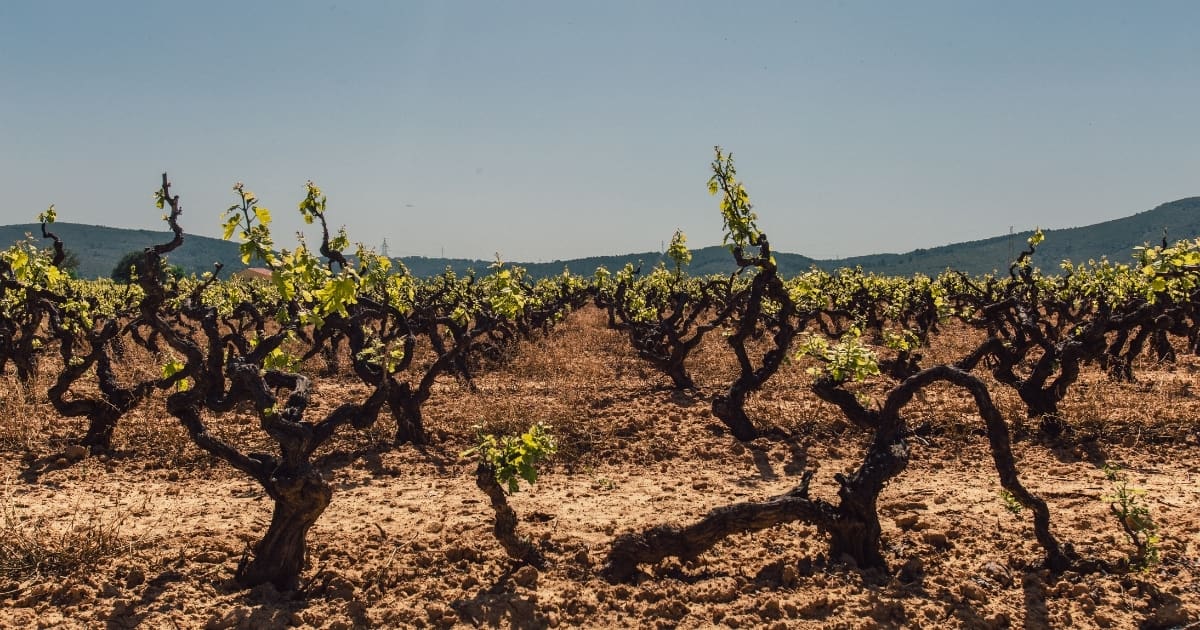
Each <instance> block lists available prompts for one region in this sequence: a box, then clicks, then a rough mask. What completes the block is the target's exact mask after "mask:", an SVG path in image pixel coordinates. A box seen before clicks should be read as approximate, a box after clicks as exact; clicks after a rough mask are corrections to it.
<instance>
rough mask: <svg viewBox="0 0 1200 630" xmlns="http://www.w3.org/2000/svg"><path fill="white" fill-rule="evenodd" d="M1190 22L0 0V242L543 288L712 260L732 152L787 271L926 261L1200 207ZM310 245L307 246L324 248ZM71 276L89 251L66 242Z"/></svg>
mask: <svg viewBox="0 0 1200 630" xmlns="http://www.w3.org/2000/svg"><path fill="white" fill-rule="evenodd" d="M1197 24H1200V3H1197V2H1191V1H1181V2H1146V3H1129V2H1109V1H1103V0H1088V1H1062V2H1041V1H1034V2H1021V1H1015V2H1003V3H997V2H970V1H966V0H962V1H960V0H952V1H945V2H932V1H917V0H914V1H908V2H882V1H880V2H849V1H847V2H795V1H787V2H751V1H747V2H708V1H706V0H689V1H678V2H667V1H661V2H660V1H651V0H634V1H625V0H605V1H604V2H588V3H584V2H559V1H556V2H531V1H516V0H515V1H511V2H494V1H488V2H482V1H481V2H466V1H463V2H452V1H444V2H435V1H431V2H416V1H411V2H401V1H362V2H345V1H341V0H339V1H336V2H334V1H331V0H327V1H324V2H308V1H305V0H289V1H286V2H284V1H280V2H266V1H259V2H251V1H239V2H225V1H205V2H182V1H173V0H156V1H150V0H146V1H143V2H128V1H122V0H111V1H109V2H93V1H90V0H89V1H77V2H67V1H55V0H36V1H27V0H6V1H5V2H2V3H0V80H2V82H0V187H2V189H3V191H4V192H3V197H2V201H0V224H12V223H26V222H31V221H33V220H34V218H35V217H36V216H37V214H38V213H39V212H41V211H42V210H44V209H45V208H46V206H48V205H49V204H52V203H53V204H55V205H56V208H57V210H58V213H59V220H60V221H70V222H77V223H92V224H103V225H111V226H116V227H127V228H145V229H161V228H162V227H163V225H164V224H163V223H162V222H161V219H160V217H161V212H160V211H159V210H157V209H156V208H155V207H154V205H153V199H152V193H153V191H154V190H155V188H156V187H157V186H158V184H159V181H160V178H161V173H163V172H164V171H165V172H168V173H169V174H170V178H171V181H172V183H173V185H174V192H175V193H177V194H179V195H180V196H181V199H182V202H183V206H184V217H183V220H182V223H183V225H184V228H185V230H186V231H187V232H189V233H194V234H201V235H205V236H220V216H221V213H222V212H223V211H224V210H225V209H226V208H227V207H228V206H229V205H230V204H232V203H234V202H235V201H236V200H235V198H234V196H233V192H232V189H231V188H232V186H233V184H234V182H237V181H241V182H244V183H245V185H246V187H247V188H249V189H251V190H253V191H254V192H255V193H256V194H257V195H258V197H259V199H260V200H261V204H262V205H264V206H266V207H268V208H270V209H271V212H272V215H273V216H274V217H275V219H274V223H273V225H272V228H273V233H274V234H275V240H276V243H277V244H279V245H283V246H287V245H289V243H294V242H295V238H294V236H292V235H293V234H294V233H295V232H296V231H297V230H300V229H303V228H304V225H303V223H302V221H301V220H300V217H299V215H298V213H297V212H296V206H297V204H298V203H299V202H300V200H301V199H302V198H303V196H304V184H305V181H307V180H310V179H311V180H313V181H314V182H316V183H317V184H318V185H319V186H320V187H321V188H322V189H323V190H324V192H325V193H326V194H327V195H328V198H329V205H328V208H329V210H328V217H329V220H330V223H331V224H332V225H333V226H335V227H336V226H341V225H344V226H345V227H346V229H347V231H348V232H349V235H350V238H351V240H352V241H360V242H363V243H365V244H367V245H369V246H372V247H375V248H376V249H378V248H379V247H380V245H381V244H382V243H383V241H384V239H386V240H387V244H388V253H390V254H391V255H393V256H396V255H425V256H442V255H444V256H450V257H464V258H479V259H491V258H494V257H495V255H496V254H497V253H498V254H500V255H501V256H502V257H503V258H504V259H505V260H511V261H524V262H537V261H550V260H556V259H567V258H575V257H582V256H594V255H609V254H619V253H628V252H642V251H656V250H659V249H660V248H661V247H662V244H663V243H664V242H665V241H669V240H670V237H671V234H672V232H673V231H674V230H675V229H676V228H680V229H682V230H684V232H685V233H686V234H687V236H688V241H689V245H691V246H693V247H701V246H705V245H713V244H719V243H720V242H721V238H722V225H721V218H720V213H719V210H718V208H717V200H716V199H714V198H712V197H710V196H709V195H708V193H707V191H706V187H705V182H706V180H707V178H708V176H709V164H710V162H711V160H712V151H713V146H714V145H721V146H722V147H723V148H725V149H727V150H729V151H732V152H733V155H734V158H735V160H736V164H737V168H738V172H739V175H740V176H741V178H742V179H743V180H744V181H745V183H746V186H747V190H748V191H749V193H750V198H751V201H752V202H753V203H754V206H755V210H756V212H757V213H758V215H759V226H760V228H762V229H763V231H765V232H766V233H767V234H768V236H769V237H770V240H771V243H772V246H773V247H774V249H775V250H776V251H786V252H793V253H800V254H805V255H809V256H813V257H817V258H835V257H845V256H853V255H863V254H872V253H881V252H905V251H909V250H912V249H915V248H918V247H932V246H937V245H942V244H946V243H951V242H958V241H963V240H972V239H978V238H986V237H990V236H996V235H1000V234H1005V233H1007V232H1008V230H1009V228H1010V226H1011V227H1014V228H1015V229H1016V230H1018V231H1019V230H1023V229H1032V228H1033V227H1035V226H1039V225H1040V226H1042V227H1048V228H1059V227H1072V226H1078V225H1086V224H1090V223H1096V222H1099V221H1104V220H1108V219H1114V218H1118V217H1122V216H1127V215H1130V214H1133V213H1135V212H1140V211H1144V210H1148V209H1151V208H1153V207H1155V206H1157V205H1158V204H1160V203H1165V202H1168V201H1172V200H1175V199H1179V198H1182V197H1188V196H1196V195H1200V37H1196V25H1197ZM308 233H309V237H310V242H313V243H314V244H315V241H313V240H312V239H314V238H316V237H315V232H313V231H312V230H311V228H310V229H309V230H308ZM68 247H69V244H68Z"/></svg>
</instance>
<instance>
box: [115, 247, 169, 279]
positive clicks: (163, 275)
mask: <svg viewBox="0 0 1200 630" xmlns="http://www.w3.org/2000/svg"><path fill="white" fill-rule="evenodd" d="M145 265H146V254H145V252H142V251H140V250H139V251H132V252H129V253H127V254H125V255H124V256H121V260H119V261H117V264H116V266H114V267H113V270H112V273H111V274H109V276H110V277H111V278H112V279H113V280H116V281H117V282H125V283H128V282H132V281H133V279H134V278H135V277H139V276H141V275H142V274H143V273H144V272H145V269H144V267H145ZM130 270H132V271H133V274H130ZM183 275H184V270H183V267H180V266H179V265H166V264H164V265H163V268H162V269H159V270H158V279H159V281H160V282H165V281H166V280H167V278H180V277H182V276H183Z"/></svg>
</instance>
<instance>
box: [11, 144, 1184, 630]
mask: <svg viewBox="0 0 1200 630" xmlns="http://www.w3.org/2000/svg"><path fill="white" fill-rule="evenodd" d="M710 175H711V178H710V179H709V181H708V186H709V192H711V193H712V194H713V195H714V196H715V197H716V199H717V200H718V203H719V211H720V217H721V220H722V223H723V225H724V229H725V242H726V245H727V246H728V247H729V251H730V255H731V257H732V259H733V260H734V261H735V262H736V264H737V267H738V271H737V272H735V273H733V274H731V275H727V276H692V275H689V274H688V273H687V266H688V262H689V260H690V253H689V251H688V248H687V242H686V236H685V235H684V234H683V233H682V232H676V233H675V235H674V237H673V238H672V239H671V242H670V247H669V248H668V250H667V254H668V257H669V258H670V259H671V260H672V261H673V263H674V264H673V265H670V266H658V267H656V268H653V269H642V268H638V267H636V266H634V265H628V266H626V267H624V268H622V269H611V270H609V269H603V268H601V269H598V270H596V271H595V273H594V274H592V275H589V276H586V277H585V276H578V275H573V274H570V273H568V272H564V273H563V274H562V275H560V276H556V277H553V278H550V279H543V280H537V281H534V280H532V279H531V278H530V277H528V276H527V275H526V274H525V272H524V270H523V269H521V268H520V267H516V266H513V265H509V264H505V263H504V262H503V261H500V260H497V261H496V263H495V264H494V265H492V266H491V267H490V268H489V269H486V270H478V272H477V273H471V274H466V275H456V274H454V273H452V272H449V271H447V272H446V273H443V274H441V275H439V276H436V277H433V278H429V279H421V278H417V277H415V276H414V275H412V274H411V273H409V272H408V271H407V270H406V269H404V268H403V267H402V266H400V265H397V264H395V263H394V262H393V261H391V260H390V259H388V258H385V257H382V256H380V255H377V254H376V253H375V252H373V251H371V250H369V249H367V248H365V247H363V246H361V245H358V246H352V244H351V243H352V240H351V237H350V236H349V235H347V234H345V233H344V231H334V230H331V229H330V222H331V221H332V220H333V217H334V216H336V210H335V209H332V208H331V207H330V206H332V204H331V202H329V201H328V200H327V199H326V197H325V196H324V194H323V193H322V191H321V190H320V188H319V187H318V186H317V185H315V184H313V183H311V182H309V183H308V184H307V185H306V188H305V193H306V194H305V196H304V198H303V200H302V201H301V202H300V203H299V207H298V210H299V212H300V213H301V215H302V216H303V218H304V220H305V221H306V222H307V223H309V224H312V225H313V226H314V227H315V228H316V229H318V230H319V232H320V243H319V244H318V245H316V246H315V247H310V246H309V245H308V244H307V243H305V242H303V241H301V242H300V244H299V245H298V246H297V247H296V248H294V249H290V250H289V249H279V248H277V247H276V245H275V242H274V240H273V238H272V233H271V229H270V225H271V219H272V217H271V214H272V213H271V211H269V210H267V208H265V207H264V206H262V205H260V202H259V200H258V199H257V198H256V196H255V195H254V193H253V192H251V191H250V190H248V189H247V187H245V186H243V185H242V184H240V183H239V184H237V185H236V186H235V187H234V190H233V196H234V200H235V203H234V204H233V205H231V206H230V207H229V209H228V210H227V211H226V213H225V214H224V216H223V217H221V218H220V220H221V222H222V224H223V226H224V236H225V238H226V239H229V240H236V241H237V242H238V243H239V244H240V245H239V246H240V251H241V254H242V257H243V261H244V262H246V263H247V264H255V265H261V266H264V267H266V268H268V269H269V270H270V272H271V274H270V280H269V281H262V282H259V281H254V280H232V279H230V278H228V277H227V275H228V274H224V273H222V270H221V269H220V268H219V267H218V268H214V269H213V271H212V272H210V273H208V274H205V275H203V276H199V277H195V276H193V277H190V278H177V277H172V276H171V275H170V274H167V273H165V269H166V267H167V264H168V261H169V259H170V255H171V252H172V251H174V250H176V249H177V248H179V247H180V246H181V245H182V244H183V243H184V242H185V240H186V232H185V229H184V226H185V225H186V222H187V220H191V221H201V220H215V218H210V219H205V218H203V217H196V216H194V215H191V214H189V215H187V216H186V219H185V215H184V211H183V206H184V203H183V200H182V199H181V196H180V195H179V194H177V193H176V191H175V187H174V185H173V183H172V182H171V181H170V180H169V179H168V177H167V176H166V175H163V177H162V181H161V186H160V187H159V189H158V191H157V194H156V199H157V203H158V207H159V209H160V211H161V212H162V213H164V214H163V218H164V221H165V222H166V223H167V224H168V225H169V227H170V229H171V231H172V233H173V235H174V239H173V240H171V241H169V242H165V243H162V244H159V245H156V246H154V247H150V248H147V249H146V250H145V252H144V256H143V259H142V260H141V262H140V264H138V265H136V266H135V269H134V271H135V273H134V274H133V280H132V282H130V283H127V284H126V283H118V282H112V281H78V280H74V279H72V278H70V277H69V275H68V274H66V273H64V272H63V271H62V270H61V268H60V265H61V263H62V261H63V258H64V249H65V247H66V245H65V244H64V243H63V242H62V241H61V240H60V239H59V238H58V237H57V236H55V234H54V231H53V229H54V221H55V220H56V218H57V217H56V213H55V210H54V208H53V207H51V208H50V209H49V210H47V211H46V212H45V213H43V214H42V215H40V216H39V221H40V222H41V224H42V228H41V234H38V235H34V236H31V237H30V238H29V239H28V240H26V241H22V242H20V243H17V244H15V245H13V246H12V247H11V248H9V249H8V250H6V251H4V252H2V253H0V383H2V385H0V413H3V420H2V421H0V451H2V453H3V455H2V456H0V469H2V470H3V477H4V480H5V495H4V497H3V507H4V517H3V521H0V600H3V601H4V603H5V605H4V607H3V609H2V610H0V625H4V626H14V627H33V626H35V625H37V624H41V625H44V626H66V627H95V626H98V625H102V624H107V625H108V626H109V627H134V626H137V625H139V624H144V625H146V626H147V627H168V626H172V625H174V626H177V627H209V628H242V627H244V628H263V627H289V626H303V627H308V626H311V627H329V628H350V627H407V626H414V627H451V626H456V625H461V626H470V625H503V626H510V625H515V626H519V627H555V626H588V627H651V626H656V625H657V626H659V627H676V626H680V627H708V626H714V625H716V626H728V627H780V628H788V627H822V628H823V627H845V628H860V627H862V628H866V627H898V626H910V627H995V628H1002V627H1068V626H1071V627H1147V628H1172V627H1192V626H1189V624H1191V623H1196V621H1197V620H1198V619H1200V518H1198V517H1197V513H1198V507H1200V480H1198V478H1197V475H1198V474H1200V466H1198V465H1197V464H1196V461H1197V457H1196V455H1197V453H1200V423H1198V421H1197V418H1198V417H1200V399H1198V398H1197V392H1195V391H1194V388H1195V384H1196V379H1197V373H1198V372H1200V356H1198V352H1200V312H1198V311H1197V309H1198V308H1200V240H1196V241H1180V242H1177V243H1174V244H1172V243H1168V242H1165V241H1164V242H1162V243H1158V244H1147V246H1146V247H1144V248H1140V249H1138V250H1137V251H1135V252H1131V254H1132V256H1131V257H1130V259H1129V260H1130V262H1129V263H1121V262H1110V261H1107V260H1101V261H1087V262H1083V263H1078V262H1076V263H1068V262H1062V263H1061V264H1060V261H1046V260H1039V258H1038V253H1037V250H1038V246H1039V245H1040V244H1041V242H1042V236H1041V233H1040V232H1038V233H1036V234H1035V235H1034V236H1033V237H1032V238H1030V239H1029V241H1028V243H1027V247H1026V248H1025V249H1024V251H1022V252H1021V253H1020V254H1019V256H1018V257H1017V258H1016V260H1014V261H1013V262H1012V265H1011V267H1010V268H1009V269H1008V270H1006V273H1003V274H999V275H997V276H984V277H973V276H967V275H965V274H961V273H957V272H954V271H949V270H948V271H946V272H944V273H942V274H940V275H938V276H936V277H927V276H920V275H918V276H913V277H883V276H877V275H872V274H865V273H863V272H862V271H860V270H854V269H845V270H841V271H839V272H836V273H828V272H824V271H819V270H815V269H814V270H812V271H810V272H808V273H805V274H801V275H799V276H795V277H790V278H789V277H784V276H783V275H781V274H780V273H779V271H778V268H777V266H776V263H775V258H774V256H773V255H772V249H771V245H770V242H769V239H768V236H767V232H766V228H765V227H762V226H760V219H759V217H758V216H757V215H756V213H755V212H754V210H753V208H752V207H751V204H750V201H749V194H748V192H747V191H746V189H745V187H744V185H743V184H742V183H741V181H740V180H739V179H738V177H737V173H736V170H735V168H734V162H733V158H732V156H731V155H729V154H726V153H724V152H723V151H721V150H720V149H718V150H717V151H716V156H715V159H714V160H713V162H712V164H711V171H710ZM714 221H715V214H714ZM765 223H769V217H768V220H767V221H764V224H765ZM67 245H69V244H67Z"/></svg>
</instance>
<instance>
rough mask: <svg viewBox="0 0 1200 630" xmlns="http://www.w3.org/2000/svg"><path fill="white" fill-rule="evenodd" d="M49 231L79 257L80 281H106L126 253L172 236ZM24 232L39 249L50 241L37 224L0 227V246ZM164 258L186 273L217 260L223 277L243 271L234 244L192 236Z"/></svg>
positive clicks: (78, 228) (77, 228)
mask: <svg viewBox="0 0 1200 630" xmlns="http://www.w3.org/2000/svg"><path fill="white" fill-rule="evenodd" d="M50 231H51V232H54V233H55V234H57V235H58V237H59V238H61V239H62V241H63V245H64V246H65V247H66V249H67V250H68V251H71V252H74V253H75V255H76V256H77V257H78V258H79V269H78V271H77V273H78V275H79V277H80V278H107V277H109V275H110V274H111V273H112V270H113V267H114V266H116V264H117V261H118V260H120V259H121V256H123V255H125V254H126V253H128V252H132V251H141V250H143V249H145V248H147V247H150V246H151V245H158V244H160V243H166V242H168V241H170V240H171V233H170V232H165V231H163V232H155V231H151V230H127V229H123V228H110V227H104V226H101V225H83V224H80V223H55V224H54V225H52V226H51V228H50ZM27 233H28V234H33V235H34V236H35V237H37V240H38V246H39V247H49V246H50V241H49V240H43V239H42V238H41V235H42V228H41V226H40V225H38V224H37V223H27V224H24V225H4V226H0V244H2V245H3V247H8V246H9V245H11V244H12V243H15V242H16V241H19V240H21V239H23V238H25V235H26V234H27ZM167 259H168V262H170V264H172V265H179V266H180V267H183V270H184V273H188V274H192V273H197V274H199V273H203V272H205V271H212V268H213V263H214V262H216V261H221V262H223V263H225V269H224V270H223V271H222V274H223V276H222V277H228V276H226V275H224V274H228V273H232V272H234V271H238V270H239V269H245V268H246V266H245V265H243V264H242V260H241V258H240V257H239V256H238V246H237V243H232V242H229V241H222V240H220V239H216V238H209V237H206V236H193V235H191V234H186V235H185V237H184V239H183V245H182V246H180V247H179V249H176V250H175V251H173V252H171V253H170V254H169V255H168V256H167Z"/></svg>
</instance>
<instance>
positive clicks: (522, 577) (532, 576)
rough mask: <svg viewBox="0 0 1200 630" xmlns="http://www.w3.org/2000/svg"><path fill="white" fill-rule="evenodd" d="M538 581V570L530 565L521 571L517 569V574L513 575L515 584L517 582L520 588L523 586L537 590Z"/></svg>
mask: <svg viewBox="0 0 1200 630" xmlns="http://www.w3.org/2000/svg"><path fill="white" fill-rule="evenodd" d="M537 579H538V572H537V569H535V568H533V567H531V566H529V565H525V566H523V567H521V568H520V569H517V572H516V573H513V582H516V583H517V585H518V586H523V587H525V588H537Z"/></svg>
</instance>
